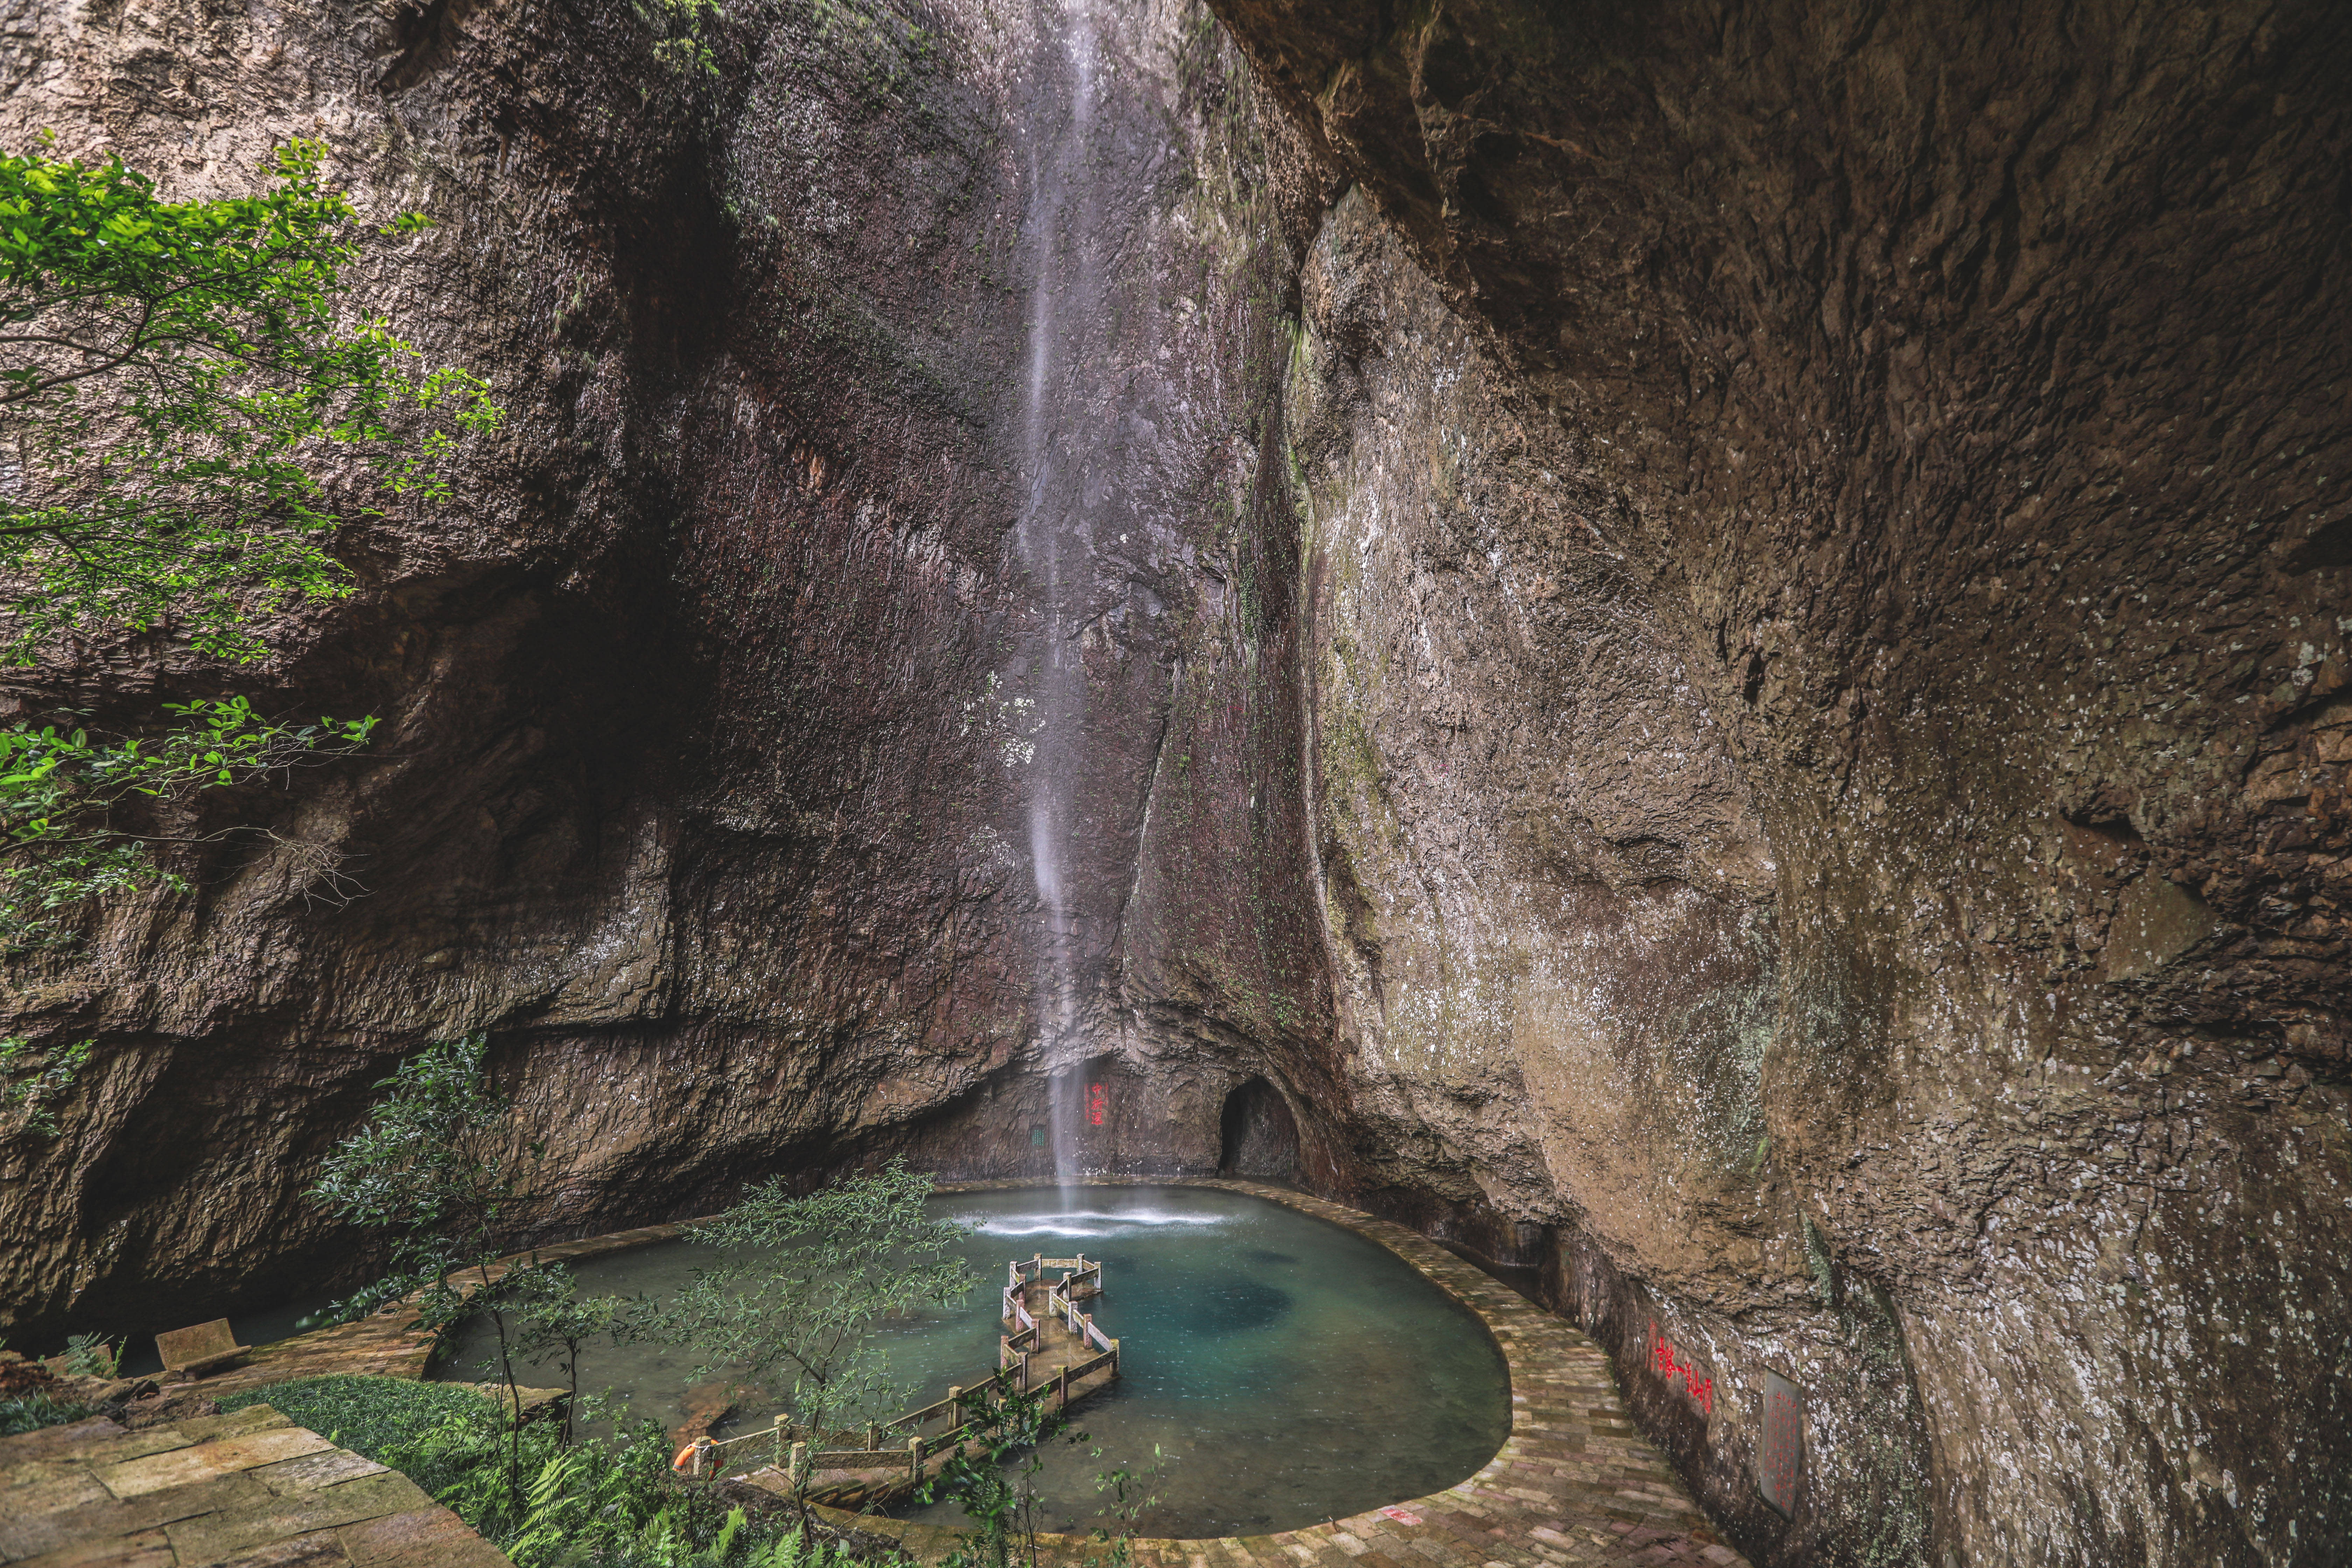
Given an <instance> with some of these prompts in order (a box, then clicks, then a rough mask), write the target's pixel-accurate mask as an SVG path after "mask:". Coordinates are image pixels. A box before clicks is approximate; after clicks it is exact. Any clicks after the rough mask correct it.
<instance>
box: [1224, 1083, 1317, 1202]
mask: <svg viewBox="0 0 2352 1568" xmlns="http://www.w3.org/2000/svg"><path fill="white" fill-rule="evenodd" d="M1223 1135H1224V1139H1223V1152H1221V1153H1220V1154H1219V1156H1218V1159H1217V1173H1218V1174H1219V1175H1221V1176H1271V1177H1273V1178H1275V1179H1276V1180H1277V1181H1284V1182H1287V1181H1294V1180H1296V1179H1297V1175H1298V1123H1297V1121H1294V1120H1293V1119H1292V1117H1291V1114H1290V1105H1289V1102H1288V1101H1286V1100H1284V1099H1283V1098H1282V1091H1281V1090H1280V1089H1276V1088H1275V1087H1274V1085H1272V1084H1270V1083H1268V1082H1266V1080H1265V1079H1262V1078H1254V1079H1250V1080H1249V1081H1248V1082H1247V1083H1244V1084H1243V1085H1242V1086H1241V1087H1240V1088H1239V1089H1234V1091H1233V1092H1232V1093H1231V1094H1229V1095H1227V1096H1225V1113H1224V1117H1223Z"/></svg>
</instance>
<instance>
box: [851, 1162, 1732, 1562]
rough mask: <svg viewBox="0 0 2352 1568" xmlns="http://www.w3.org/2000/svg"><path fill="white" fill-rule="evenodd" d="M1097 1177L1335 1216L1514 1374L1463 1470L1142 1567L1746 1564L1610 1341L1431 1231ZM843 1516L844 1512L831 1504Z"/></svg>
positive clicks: (928, 1552)
mask: <svg viewBox="0 0 2352 1568" xmlns="http://www.w3.org/2000/svg"><path fill="white" fill-rule="evenodd" d="M1035 1185H1037V1184H1036V1183H1035V1182H1034V1181H1030V1182H967V1183H959V1184H946V1183H943V1184H940V1191H941V1192H982V1191H997V1190H1003V1189H1005V1188H1011V1187H1021V1186H1035ZM1087 1185H1097V1186H1187V1187H1221V1188H1223V1189H1224V1190H1226V1191H1228V1192H1236V1193H1247V1194H1250V1195H1251V1196H1253V1197H1259V1198H1264V1199H1265V1200H1266V1201H1267V1202H1269V1203H1277V1204H1282V1205H1286V1206H1287V1207H1290V1208H1294V1209H1297V1210H1299V1211H1300V1212H1301V1213H1304V1214H1309V1215H1314V1216H1316V1217H1317V1218H1318V1219H1325V1220H1329V1221H1330V1222H1331V1223H1332V1224H1334V1225H1342V1226H1347V1227H1348V1228H1349V1230H1352V1231H1355V1232H1356V1233H1357V1234H1358V1235H1360V1236H1363V1237H1369V1238H1370V1239H1371V1240H1373V1241H1376V1242H1378V1243H1380V1244H1381V1246H1382V1247H1387V1248H1388V1249H1389V1250H1390V1251H1391V1252H1393V1253H1395V1254H1396V1255H1397V1256H1398V1257H1400V1258H1403V1259H1404V1260H1405V1261H1406V1262H1407V1263H1410V1264H1412V1266H1413V1267H1414V1268H1418V1269H1419V1270H1421V1272H1422V1273H1423V1274H1424V1275H1426V1276H1428V1278H1429V1279H1431V1280H1432V1281H1433V1282H1434V1283H1435V1284H1436V1285H1437V1287H1438V1288H1439V1289H1442V1290H1444V1292H1445V1293H1446V1294H1447V1295H1449V1296H1452V1297H1453V1298H1454V1300H1457V1301H1460V1302H1461V1303H1462V1304H1463V1305H1464V1306H1465V1307H1467V1308H1468V1309H1469V1310H1471V1311H1473V1312H1475V1313H1476V1314H1478V1316H1479V1318H1480V1319H1481V1320H1483V1321H1485V1323H1486V1328H1487V1331H1489V1332H1491V1333H1492V1334H1493V1335H1494V1336H1495V1340H1496V1343H1497V1344H1498V1345H1500V1346H1501V1348H1502V1352H1503V1358H1504V1361H1505V1362H1506V1363H1507V1365H1508V1366H1509V1368H1510V1373H1511V1436H1510V1438H1509V1440H1508V1441H1507V1442H1505V1443H1504V1445H1503V1447H1502V1451H1501V1452H1500V1453H1498V1454H1496V1456H1495V1458H1493V1459H1492V1460H1491V1461H1490V1462H1489V1463H1488V1464H1487V1466H1486V1468H1485V1469H1483V1470H1480V1471H1479V1472H1478V1473H1477V1474H1476V1475H1475V1476H1472V1477H1471V1478H1470V1479H1468V1480H1465V1481H1463V1482H1461V1483H1459V1484H1458V1485H1455V1486H1451V1487H1448V1488H1446V1489H1444V1491H1441V1492H1433V1493H1432V1494H1430V1495H1429V1496H1427V1497H1423V1498H1414V1499H1412V1500H1410V1501H1407V1502H1402V1503H1399V1504H1396V1505H1394V1506H1393V1507H1390V1508H1382V1509H1375V1510H1371V1511H1370V1512H1368V1513H1360V1514H1357V1515H1355V1516H1354V1517H1353V1518H1350V1519H1342V1520H1337V1521H1333V1522H1331V1523H1329V1524H1318V1525H1315V1526H1312V1527H1310V1528H1308V1529H1306V1530H1286V1531H1279V1532H1277V1533H1276V1534H1273V1535H1253V1536H1244V1537H1226V1538H1224V1539H1222V1540H1213V1541H1138V1542H1134V1543H1133V1546H1134V1552H1135V1560H1136V1562H1137V1563H1140V1564H1143V1565H1145V1568H1292V1565H1293V1564H1295V1563H1317V1564H1320V1565H1323V1568H1349V1565H1353V1568H1433V1565H1436V1568H1503V1565H1510V1568H1521V1565H1524V1568H1561V1565H1565V1564H1571V1563H1573V1564H1588V1563H1589V1564H1633V1563H1640V1564H1644V1565H1654V1568H1676V1565H1690V1568H1697V1565H1700V1564H1704V1565H1706V1568H1735V1565H1737V1568H1745V1565H1746V1563H1747V1559H1746V1558H1744V1557H1742V1556H1740V1555H1739V1553H1738V1552H1734V1551H1733V1550H1732V1549H1731V1548H1730V1547H1729V1546H1727V1545H1726V1544H1724V1542H1723V1538H1722V1536H1720V1535H1719V1534H1717V1531H1716V1530H1715V1528H1714V1526H1712V1525H1711V1524H1709V1523H1708V1522H1707V1519H1706V1514H1704V1513H1702V1512H1701V1511H1700V1510H1699V1507H1698V1505H1697V1504H1696V1503H1695V1502H1693V1501H1692V1500H1691V1498H1690V1494H1689V1493H1688V1492H1686V1491H1685V1490H1684V1489H1683V1485H1682V1482H1681V1480H1680V1479H1678V1478H1677V1477H1676V1476H1675V1472H1674V1468H1673V1467H1672V1466H1670V1465H1668V1464H1667V1463H1666V1460H1665V1457H1664V1455H1662V1454H1660V1453H1659V1452H1658V1451H1657V1450H1656V1449H1655V1448H1654V1447H1651V1446H1650V1444H1649V1442H1648V1440H1647V1439H1645V1438H1643V1436H1642V1435H1641V1434H1640V1433H1639V1432H1638V1431H1636V1430H1635V1429H1634V1426H1633V1415H1632V1414H1631V1413H1630V1412H1629V1411H1627V1409H1626V1408H1625V1403H1624V1401H1623V1400H1622V1398H1620V1397H1619V1396H1618V1393H1617V1383H1616V1379H1615V1377H1614V1376H1613V1375H1612V1373H1611V1370H1610V1365H1609V1356H1608V1352H1605V1351H1603V1350H1602V1349H1601V1347H1600V1346H1599V1345H1598V1344H1596V1343H1594V1342H1592V1341H1591V1340H1590V1339H1588V1338H1586V1337H1585V1336H1584V1335H1583V1334H1582V1333H1580V1332H1579V1331H1577V1330H1575V1329H1574V1328H1571V1327H1570V1326H1569V1324H1568V1323H1566V1322H1565V1321H1562V1320H1560V1319H1559V1318H1557V1317H1554V1316H1553V1315H1552V1314H1551V1313H1549V1312H1547V1311H1545V1310H1543V1309H1542V1308H1540V1307H1538V1306H1536V1305H1535V1304H1534V1303H1532V1302H1530V1301H1528V1300H1526V1299H1525V1298H1524V1297H1522V1296H1520V1295H1519V1294H1518V1293H1517V1291H1515V1290H1512V1289H1510V1288H1509V1287H1507V1286H1506V1285H1503V1284H1501V1283H1499V1282H1498V1281H1496V1279H1493V1278H1491V1277H1490V1276H1488V1275H1487V1274H1486V1273H1484V1272H1483V1271H1481V1270H1480V1269H1478V1268H1474V1267H1473V1266H1472V1265H1470V1264H1467V1263H1465V1262H1463V1261H1462V1260H1461V1259H1459V1258H1455V1257H1454V1255H1453V1254H1452V1253H1450V1252H1448V1251H1446V1250H1445V1249H1444V1247H1439V1246H1438V1245H1437V1244H1436V1243H1434V1242H1432V1241H1428V1240H1425V1239H1423V1237H1420V1236H1418V1235H1416V1234H1415V1233H1414V1232H1412V1231H1410V1230H1407V1229H1405V1228H1404V1227H1403V1226H1399V1225H1391V1224H1390V1223H1389V1222H1388V1221H1386V1220H1381V1219H1374V1218H1373V1217H1372V1216H1371V1215H1367V1214H1363V1213H1361V1212H1360V1211H1358V1210H1355V1209H1351V1208H1345V1207H1342V1206H1341V1205H1338V1204H1333V1203H1326V1202H1324V1201H1323V1200H1322V1199H1320V1198H1314V1197H1309V1196H1307V1194H1304V1193H1298V1192H1293V1191H1291V1190H1289V1189H1287V1188H1285V1187H1270V1186H1265V1185H1262V1184H1258V1183H1255V1182H1242V1181H1232V1180H1226V1179H1223V1178H1217V1177H1192V1178H1186V1177H1181V1176H1179V1177H1149V1178H1139V1179H1137V1180H1134V1181H1118V1180H1103V1179H1095V1180H1090V1181H1088V1182H1087ZM841 1520H842V1522H845V1523H846V1522H849V1519H848V1516H841ZM855 1522H856V1526H857V1527H858V1528H859V1529H861V1530H865V1531H871V1532H873V1533H875V1534H878V1535H887V1536H890V1537H892V1538H894V1539H896V1540H897V1541H898V1542H900V1543H901V1544H902V1545H903V1546H904V1547H905V1548H906V1550H907V1551H908V1552H909V1553H911V1554H912V1555H913V1556H915V1557H916V1558H917V1559H919V1560H920V1561H922V1562H926V1563H936V1562H938V1561H939V1560H940V1558H941V1557H943V1556H945V1555H946V1554H947V1552H949V1551H950V1549H951V1548H952V1547H953V1546H954V1544H955V1533H954V1532H953V1531H949V1530H944V1529H940V1528H939V1527H937V1526H932V1525H923V1524H913V1523H908V1522H904V1521H897V1520H879V1519H858V1520H856V1521H855ZM1045 1541H1046V1542H1049V1543H1050V1545H1051V1546H1052V1548H1053V1549H1054V1552H1055V1556H1056V1557H1067V1558H1070V1559H1073V1560H1075V1559H1076V1557H1077V1556H1078V1555H1079V1554H1080V1553H1082V1552H1085V1551H1087V1549H1088V1548H1089V1547H1091V1548H1092V1550H1093V1551H1094V1552H1096V1553H1097V1554H1099V1552H1100V1551H1101V1548H1100V1547H1099V1546H1095V1545H1093V1543H1091V1542H1085V1541H1082V1540H1080V1539H1078V1538H1076V1537H1069V1536H1053V1537H1047V1538H1045Z"/></svg>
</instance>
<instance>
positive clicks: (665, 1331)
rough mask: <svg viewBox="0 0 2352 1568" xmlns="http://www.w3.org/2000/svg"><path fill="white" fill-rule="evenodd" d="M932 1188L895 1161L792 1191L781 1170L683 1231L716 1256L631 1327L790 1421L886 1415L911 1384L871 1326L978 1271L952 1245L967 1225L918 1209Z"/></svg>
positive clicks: (817, 1428) (823, 1427) (957, 1292)
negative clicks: (762, 1399) (692, 1351)
mask: <svg viewBox="0 0 2352 1568" xmlns="http://www.w3.org/2000/svg"><path fill="white" fill-rule="evenodd" d="M930 1191H931V1179H930V1177H929V1176H927V1175H923V1174H921V1173H917V1172H913V1171H909V1170H908V1169H907V1168H906V1166H905V1165H904V1164H903V1163H898V1162H896V1161H894V1162H892V1163H890V1164H889V1165H888V1166H887V1167H885V1168H884V1169H882V1170H880V1171H876V1172H869V1173H865V1174H861V1175H855V1176H845V1177H844V1178H842V1179H841V1180H840V1181H837V1182H835V1184H832V1185H831V1186H827V1187H824V1188H821V1189H819V1190H818V1191H816V1192H813V1193H808V1194H799V1195H795V1194H792V1193H789V1192H787V1191H786V1190H785V1188H784V1185H783V1184H782V1181H781V1180H776V1181H771V1182H768V1183H767V1184H764V1185H761V1186H758V1187H754V1188H753V1189H752V1190H751V1192H750V1194H747V1195H746V1196H745V1197H744V1198H743V1199H742V1201H741V1202H740V1203H738V1204H737V1205H735V1206H734V1207H732V1208H730V1209H729V1210H728V1211H727V1212H726V1213H724V1214H722V1215H719V1217H718V1218H717V1219H715V1220H711V1221H709V1222H708V1223H706V1224H703V1225H699V1226H696V1227H695V1229H694V1231H693V1233H692V1238H693V1239H694V1240H695V1241H696V1242H697V1243H698V1244H700V1245H702V1246H705V1247H710V1248H712V1249H713V1250H714V1251H715V1252H716V1253H718V1255H719V1260H718V1261H717V1262H715V1263H714V1264H712V1265H711V1266H710V1267H709V1268H700V1269H698V1270H696V1271H695V1274H694V1277H693V1279H691V1280H690V1281H689V1282H688V1284H687V1285H686V1286H685V1287H684V1288H682V1289H680V1290H679V1291H678V1292H677V1295H676V1296H674V1297H673V1298H671V1299H670V1300H668V1301H667V1302H665V1303H661V1304H659V1305H658V1307H657V1308H655V1309H653V1310H649V1311H647V1312H646V1313H645V1314H644V1315H643V1316H642V1317H641V1318H640V1319H639V1320H638V1321H637V1322H636V1323H635V1324H634V1325H633V1328H634V1330H635V1331H636V1332H639V1333H643V1334H645V1335H646V1336H647V1337H650V1338H654V1339H657V1340H661V1341H664V1342H668V1343H672V1344H682V1345H692V1346H695V1347H696V1348H697V1349H698V1350H699V1351H700V1352H702V1354H703V1357H704V1361H705V1365H704V1368H703V1370H704V1371H705V1372H706V1373H708V1372H712V1371H724V1372H726V1373H730V1374H731V1375H735V1376H740V1377H741V1378H742V1379H743V1380H744V1381H745V1382H747V1383H750V1384H756V1385H758V1386H759V1387H761V1388H762V1389H764V1390H765V1391H766V1392H767V1393H768V1394H770V1395H771V1396H772V1397H773V1398H774V1399H775V1400H776V1401H777V1402H778V1403H779V1404H780V1405H782V1406H783V1407H784V1409H785V1410H786V1411H787V1413H788V1416H789V1419H790V1420H791V1422H792V1424H793V1426H799V1427H803V1428H805V1429H808V1430H810V1431H813V1432H816V1433H819V1434H823V1433H825V1432H828V1431H831V1430H832V1429H834V1428H836V1427H841V1426H848V1425H850V1424H852V1423H854V1422H856V1421H858V1420H862V1419H868V1418H874V1417H878V1416H881V1415H895V1414H896V1413H897V1410H898V1406H899V1405H901V1404H902V1403H903V1402H904V1401H905V1399H906V1397H907V1394H908V1389H907V1387H906V1386H905V1385H904V1384H901V1383H900V1382H898V1381H897V1380H895V1379H894V1378H893V1376H892V1374H891V1372H890V1365H889V1359H888V1357H887V1354H886V1353H885V1352H883V1350H882V1349H881V1347H880V1346H879V1345H878V1344H877V1342H876V1341H875V1338H874V1333H875V1330H876V1329H877V1327H878V1326H879V1325H880V1324H881V1323H882V1322H883V1321H885V1320H886V1319H889V1318H894V1317H902V1316H904V1315H906V1314H907V1313H908V1312H910V1311H913V1310H916V1309H918V1308H921V1307H932V1306H942V1305H945V1304H946V1303H948V1302H950V1301H954V1300H960V1299H961V1298H962V1297H963V1296H964V1295H966V1294H967V1293H969V1292H970V1291H971V1288H972V1286H973V1285H974V1283H975V1282H976V1281H975V1280H974V1279H973V1277H972V1273H971V1268H969V1267H968V1266H967V1265H966V1264H965V1263H964V1261H963V1259H962V1258H961V1257H958V1256H956V1255H955V1254H954V1252H953V1250H952V1249H953V1248H954V1247H955V1245H956V1243H957V1242H958V1241H960V1240H961V1238H962V1237H965V1236H966V1235H968V1234H969V1232H968V1231H967V1229H966V1228H965V1227H964V1226H960V1225H958V1224H956V1223H955V1222H954V1221H952V1220H941V1219H934V1218H932V1217H931V1216H930V1215H929V1214H927V1213H926V1212H925V1210H924V1200H925V1199H926V1198H928V1197H929V1195H930ZM794 1479H795V1481H796V1482H798V1481H800V1480H801V1479H802V1478H798V1477H795V1478H794Z"/></svg>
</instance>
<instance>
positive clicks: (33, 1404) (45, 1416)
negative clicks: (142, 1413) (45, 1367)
mask: <svg viewBox="0 0 2352 1568" xmlns="http://www.w3.org/2000/svg"><path fill="white" fill-rule="evenodd" d="M104 1414H105V1412H104V1411H102V1410H100V1408H99V1407H98V1406H97V1405H81V1404H78V1403H76V1402H74V1401H72V1400H69V1399H52V1398H50V1397H49V1396H48V1395H47V1394H17V1395H16V1396H15V1397H13V1398H9V1399H0V1437H14V1436H16V1435H17V1434H19V1433H21V1432H37V1431H39V1430H40V1429H41V1428H42V1427H44V1426H65V1425H66V1424H67V1423H68V1422H73V1421H86V1420H88V1419H89V1417H90V1416H93V1415H104Z"/></svg>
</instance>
